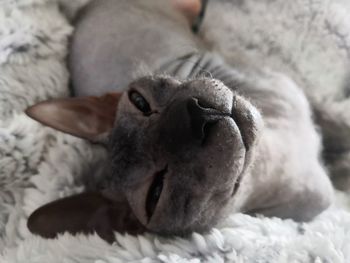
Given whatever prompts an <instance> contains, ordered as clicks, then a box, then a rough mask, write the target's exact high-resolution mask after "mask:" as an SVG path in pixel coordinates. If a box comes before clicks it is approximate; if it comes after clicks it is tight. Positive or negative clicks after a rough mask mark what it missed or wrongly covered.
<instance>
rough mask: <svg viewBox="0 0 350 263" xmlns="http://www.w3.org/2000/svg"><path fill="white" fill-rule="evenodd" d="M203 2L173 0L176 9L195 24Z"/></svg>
mask: <svg viewBox="0 0 350 263" xmlns="http://www.w3.org/2000/svg"><path fill="white" fill-rule="evenodd" d="M201 1H202V0H172V2H173V4H174V5H175V7H176V8H177V9H178V10H180V12H182V13H183V14H184V15H185V16H186V17H187V18H188V19H189V20H190V22H191V23H193V22H194V21H195V19H196V17H197V16H198V15H199V13H200V12H201V8H202V3H201Z"/></svg>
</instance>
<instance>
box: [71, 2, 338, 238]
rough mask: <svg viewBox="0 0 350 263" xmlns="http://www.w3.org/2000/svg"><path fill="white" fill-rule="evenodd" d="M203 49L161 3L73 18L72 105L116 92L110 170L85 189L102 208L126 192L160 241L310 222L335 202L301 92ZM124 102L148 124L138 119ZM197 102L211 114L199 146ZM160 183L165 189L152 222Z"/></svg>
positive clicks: (97, 7) (106, 5)
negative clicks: (239, 222)
mask: <svg viewBox="0 0 350 263" xmlns="http://www.w3.org/2000/svg"><path fill="white" fill-rule="evenodd" d="M205 46H206V45H205V43H202V42H201V39H200V38H199V37H196V36H194V35H193V34H192V33H191V31H190V27H189V25H188V23H187V21H186V19H185V18H184V17H183V16H182V15H181V14H180V13H177V12H176V11H175V10H174V9H173V8H172V7H170V5H169V2H168V1H164V0H159V1H158V0H149V1H144V0H134V1H129V0H128V1H127V0H119V1H113V0H99V1H95V2H93V3H92V4H91V5H89V6H88V7H87V8H86V9H85V10H84V11H83V12H82V13H81V14H80V16H79V18H78V20H77V23H76V32H75V34H74V37H73V40H72V46H71V55H70V67H71V71H72V79H73V85H74V91H75V94H76V95H77V96H89V95H102V94H104V93H106V92H113V91H120V92H123V95H122V97H121V99H120V102H119V105H118V110H117V117H116V120H115V125H114V128H113V130H112V132H111V134H110V135H109V142H108V146H107V147H108V150H109V159H108V160H106V164H101V166H102V165H105V169H103V171H102V172H101V173H100V174H99V175H94V176H91V178H93V177H94V178H96V185H99V187H102V188H103V189H104V191H105V193H106V195H108V196H109V197H112V198H113V194H114V193H115V192H118V191H119V190H121V191H122V192H123V193H124V194H125V196H126V198H127V200H128V202H129V204H130V206H131V208H132V210H133V211H134V213H135V215H136V217H137V218H138V219H139V220H140V222H141V223H142V224H143V225H145V226H146V228H147V229H149V230H151V231H154V232H157V233H161V234H186V233H189V232H191V231H204V230H207V229H209V228H210V227H212V226H213V225H215V224H216V223H217V222H218V221H220V219H222V218H224V216H225V215H226V214H227V213H232V212H245V213H251V214H256V213H259V214H264V215H266V216H277V217H281V218H292V219H295V220H298V221H307V220H311V219H312V218H313V217H315V216H316V215H318V214H319V213H320V212H321V211H323V210H324V209H325V208H327V207H328V206H329V204H330V203H331V201H332V196H333V190H332V186H331V183H330V181H329V179H328V177H327V175H326V173H325V170H324V168H323V166H322V163H321V162H320V160H319V153H320V138H319V135H318V134H317V132H316V130H315V127H314V125H313V122H312V118H311V110H310V107H309V104H308V102H307V99H306V98H305V96H304V94H303V92H302V91H301V90H300V89H299V88H298V87H297V86H296V85H295V84H294V82H293V81H292V80H290V79H289V78H288V77H286V76H284V75H282V74H279V73H274V72H269V71H268V70H263V69H259V68H258V67H257V65H252V66H251V67H249V66H248V67H247V65H245V66H244V68H243V67H240V65H239V64H238V63H235V61H225V58H224V57H221V56H220V54H211V53H210V50H207V49H206V48H205ZM179 58H180V59H179ZM140 65H141V66H142V67H141V71H140ZM140 72H141V73H142V72H146V73H147V76H146V77H140V78H139V77H138V76H139V75H140ZM204 76H206V77H204ZM130 83H131V84H130ZM130 90H137V91H138V92H139V93H141V94H142V95H143V96H144V97H145V98H146V99H147V101H148V103H149V104H150V107H151V109H152V114H151V115H149V116H145V115H144V114H143V113H142V112H140V111H139V110H138V109H137V108H135V106H134V105H133V104H132V103H131V102H130V100H129V96H128V92H129V91H130ZM193 99H196V100H197V101H198V103H199V105H200V108H204V109H214V110H216V111H215V112H216V113H215V114H214V115H215V118H218V120H217V121H216V122H215V124H214V125H211V126H210V129H208V130H207V131H205V139H203V138H200V134H199V136H198V130H197V129H196V127H195V125H194V124H193V123H194V117H193V116H195V115H193V114H192V113H191V106H189V105H192V104H193V102H191V101H192V100H193ZM191 103H192V104H191ZM217 112H219V113H217ZM214 115H213V116H214ZM213 116H211V117H213ZM218 116H219V117H218ZM199 133H200V132H199ZM159 171H165V175H164V187H163V191H162V193H161V196H160V199H159V202H158V204H157V206H156V209H155V211H154V213H153V215H152V216H151V217H149V216H148V215H147V212H146V208H145V206H146V197H147V192H148V189H149V188H150V185H151V183H152V181H153V178H154V176H155V174H157V173H158V172H159ZM90 185H91V183H90ZM92 185H93V184H92Z"/></svg>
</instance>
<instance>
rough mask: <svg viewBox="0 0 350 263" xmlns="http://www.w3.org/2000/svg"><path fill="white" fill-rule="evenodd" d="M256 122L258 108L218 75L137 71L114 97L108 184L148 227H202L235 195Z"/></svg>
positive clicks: (166, 230) (173, 230) (179, 230)
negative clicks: (181, 78) (193, 77)
mask: <svg viewBox="0 0 350 263" xmlns="http://www.w3.org/2000/svg"><path fill="white" fill-rule="evenodd" d="M260 127H261V117H260V114H259V113H258V111H257V110H256V109H255V108H254V107H253V106H252V105H251V104H250V103H249V102H248V101H246V100H244V99H243V98H242V97H240V96H239V95H237V94H234V93H233V92H232V91H231V90H230V89H228V88H227V87H226V86H225V85H224V84H223V83H221V82H220V81H218V80H213V79H205V78H203V79H197V80H190V81H185V82H180V81H178V80H175V79H172V78H164V77H145V78H141V79H139V80H137V81H135V82H133V83H131V85H130V86H129V89H128V90H127V91H126V92H125V93H124V94H123V95H122V96H121V98H120V100H119V105H118V110H117V115H116V120H115V123H114V126H113V129H112V130H111V133H110V139H109V142H108V148H109V153H110V159H111V162H112V171H113V172H112V176H111V177H109V178H106V182H105V185H106V188H107V189H108V190H109V191H110V192H111V191H112V192H113V189H114V188H115V189H116V192H117V193H120V191H121V192H123V193H124V195H125V196H126V199H127V200H128V202H129V204H130V206H131V208H132V209H133V211H134V213H135V215H136V217H137V218H138V219H139V220H140V222H141V223H142V224H143V225H144V226H146V228H147V229H149V230H151V231H154V232H157V233H162V234H174V233H175V234H179V233H187V232H191V231H203V230H205V229H207V228H208V227H210V226H212V225H213V224H214V223H215V222H217V220H218V219H219V218H220V216H221V215H222V212H223V210H224V209H225V207H226V206H227V205H229V204H230V202H231V201H232V200H233V199H234V197H235V193H236V191H237V189H238V186H239V181H240V178H241V177H242V176H244V172H245V168H246V166H247V165H248V164H249V163H250V162H251V151H252V149H253V148H254V144H255V143H256V140H257V137H258V134H259V130H260ZM112 195H113V194H112Z"/></svg>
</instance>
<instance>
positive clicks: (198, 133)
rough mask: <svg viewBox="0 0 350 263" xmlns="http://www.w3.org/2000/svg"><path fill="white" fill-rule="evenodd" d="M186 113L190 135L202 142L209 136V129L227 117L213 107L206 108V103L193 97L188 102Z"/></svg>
mask: <svg viewBox="0 0 350 263" xmlns="http://www.w3.org/2000/svg"><path fill="white" fill-rule="evenodd" d="M187 111H188V113H189V115H190V122H191V130H192V134H193V136H194V137H195V138H196V139H198V140H200V141H202V142H203V141H204V140H205V138H206V137H207V136H208V135H209V133H210V128H211V127H213V126H214V125H215V124H216V123H217V122H218V121H219V120H220V119H223V118H224V117H225V116H227V114H225V113H223V112H221V111H219V110H217V109H215V108H214V107H213V106H207V105H206V103H204V102H203V101H201V100H199V99H198V98H194V97H192V98H190V99H189V100H188V102H187Z"/></svg>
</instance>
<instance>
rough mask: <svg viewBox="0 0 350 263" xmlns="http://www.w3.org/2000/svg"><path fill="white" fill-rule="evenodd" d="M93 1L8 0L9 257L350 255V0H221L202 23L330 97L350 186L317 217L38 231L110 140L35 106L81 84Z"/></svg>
mask: <svg viewBox="0 0 350 263" xmlns="http://www.w3.org/2000/svg"><path fill="white" fill-rule="evenodd" d="M85 2H86V1H85V0H76V1H73V0H0V262H1V263H5V262H6V263H8V262H26V263H27V262H28V263H29V262H52V263H54V262H67V263H70V262H96V263H102V262H111V263H112V262H113V263H117V262H191V263H195V262H317V263H321V262H350V213H349V212H348V211H347V210H350V196H349V194H347V193H346V192H345V190H346V189H350V187H349V185H350V184H349V181H350V180H349V178H350V172H349V171H350V150H349V149H350V114H349V112H350V99H349V96H350V85H349V83H350V75H349V74H348V73H349V69H350V67H349V62H350V12H349V10H350V4H349V2H348V1H347V0H334V1H328V0H294V1H285V0H274V1H271V0H259V1H256V0H230V1H228V0H221V1H219V0H216V1H211V2H209V6H208V13H207V17H206V19H205V21H204V24H203V27H202V31H201V33H200V34H201V35H202V37H203V38H205V39H206V41H207V42H208V46H211V47H212V49H213V50H216V51H218V52H221V53H223V54H231V55H232V54H234V52H233V51H235V52H237V51H238V52H240V53H242V54H245V55H246V56H247V57H248V58H249V59H250V60H251V61H252V62H253V63H255V65H256V66H261V67H265V66H268V67H270V68H271V69H272V70H278V71H282V72H284V73H285V74H288V75H290V76H291V77H293V78H294V79H295V81H296V82H297V83H298V84H299V85H300V87H302V88H303V89H304V90H305V92H306V94H308V96H309V98H310V101H311V102H312V104H314V105H324V107H323V108H321V110H320V113H319V116H318V117H319V118H320V120H321V121H324V122H327V121H328V122H330V123H331V124H332V125H331V127H332V129H329V130H327V131H326V133H325V144H326V146H325V147H330V148H329V149H330V155H328V159H327V160H328V161H327V163H326V165H327V167H328V169H329V171H330V175H331V176H332V178H333V179H334V182H335V184H336V185H337V186H338V188H342V189H343V190H344V191H343V192H338V193H337V198H336V202H335V204H334V205H333V206H332V207H331V208H330V209H328V210H327V211H325V212H324V213H322V214H321V215H320V216H318V217H317V218H316V219H315V220H314V221H312V222H310V223H296V222H293V221H292V220H281V219H278V218H263V217H257V218H254V217H250V216H247V215H243V214H235V215H231V216H230V217H229V218H227V219H226V220H225V222H223V223H222V224H220V225H219V226H217V227H216V228H214V229H212V231H211V232H210V233H207V234H205V235H200V234H196V233H195V234H193V235H192V236H190V237H188V238H186V239H183V238H176V237H174V238H167V239H166V238H162V237H159V236H155V235H150V234H146V235H144V236H138V237H133V236H128V235H126V236H123V235H120V234H118V233H116V239H117V241H116V242H115V243H114V244H112V245H109V244H107V243H106V242H105V241H103V240H101V239H100V238H99V237H98V236H97V235H90V236H83V235H80V236H75V237H74V236H71V235H69V234H64V235H61V236H59V237H58V238H57V239H54V240H45V239H42V238H40V237H37V236H34V235H32V234H31V233H29V231H28V229H27V228H26V219H27V218H28V216H29V215H30V213H31V212H32V211H33V210H35V209H36V208H38V207H39V206H41V205H43V204H45V203H47V202H50V201H52V200H55V199H58V198H61V197H64V196H68V195H71V194H73V193H77V192H81V191H82V190H83V186H82V178H81V175H82V173H83V172H84V171H86V170H88V169H89V167H90V165H91V164H93V162H94V161H96V160H98V158H103V156H104V154H105V152H104V149H102V148H100V147H99V146H96V145H91V144H89V143H87V142H84V141H82V140H80V139H76V138H73V137H71V136H69V135H65V134H62V133H59V132H57V131H54V130H52V129H50V128H47V127H43V126H42V125H40V124H38V123H36V122H34V121H32V120H31V119H29V118H28V117H26V116H25V115H24V114H23V110H24V109H25V108H26V107H28V106H30V105H32V104H34V103H35V102H38V101H41V100H45V99H48V98H57V97H65V96H68V95H69V89H68V86H69V85H68V83H69V72H68V70H67V66H66V57H67V52H68V46H67V44H68V41H69V37H70V35H71V34H72V32H73V27H72V26H71V25H70V23H69V21H70V19H72V18H73V17H74V15H75V14H76V11H77V10H78V9H79V8H80V7H81V6H82V5H83V4H84V3H85ZM228 56H229V55H228ZM327 136H328V137H327ZM330 142H332V143H330ZM334 142H337V145H335V146H334ZM327 143H328V144H327ZM332 146H334V147H333V148H332ZM340 146H341V147H340ZM327 149H328V148H327ZM339 149H341V150H339ZM329 156H331V157H332V158H330V157H329Z"/></svg>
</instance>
